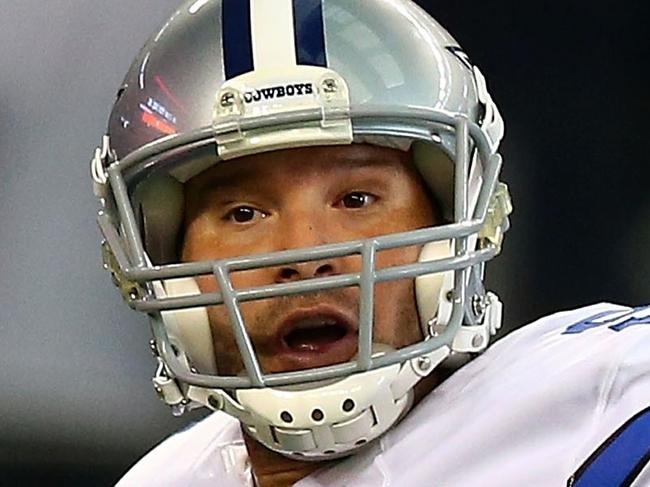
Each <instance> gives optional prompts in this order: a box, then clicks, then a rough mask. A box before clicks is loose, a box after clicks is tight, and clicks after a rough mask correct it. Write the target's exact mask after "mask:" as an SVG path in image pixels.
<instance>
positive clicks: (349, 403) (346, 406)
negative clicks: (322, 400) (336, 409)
mask: <svg viewBox="0 0 650 487" xmlns="http://www.w3.org/2000/svg"><path fill="white" fill-rule="evenodd" d="M354 406H355V404H354V401H353V400H352V399H346V400H345V401H344V402H343V411H345V412H346V413H349V412H350V411H352V410H353V409H354Z"/></svg>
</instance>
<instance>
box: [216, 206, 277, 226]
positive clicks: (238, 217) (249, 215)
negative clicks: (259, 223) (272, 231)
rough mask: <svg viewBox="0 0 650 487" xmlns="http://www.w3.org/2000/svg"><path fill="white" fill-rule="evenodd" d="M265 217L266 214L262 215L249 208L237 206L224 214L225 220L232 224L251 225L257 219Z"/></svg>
mask: <svg viewBox="0 0 650 487" xmlns="http://www.w3.org/2000/svg"><path fill="white" fill-rule="evenodd" d="M266 217H267V215H266V213H262V212H261V211H259V210H256V209H255V208H253V207H251V206H237V207H235V208H233V209H232V210H230V211H229V212H228V213H227V214H226V216H225V219H226V220H230V221H232V222H234V223H251V222H253V221H254V220H256V219H257V218H266Z"/></svg>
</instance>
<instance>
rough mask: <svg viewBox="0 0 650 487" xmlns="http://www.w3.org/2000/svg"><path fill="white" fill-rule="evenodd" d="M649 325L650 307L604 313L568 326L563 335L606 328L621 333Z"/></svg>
mask: <svg viewBox="0 0 650 487" xmlns="http://www.w3.org/2000/svg"><path fill="white" fill-rule="evenodd" d="M637 325H650V306H643V307H641V308H634V309H632V310H631V311H605V312H603V313H598V314H597V315H594V316H591V317H589V318H587V319H586V320H582V321H580V322H579V323H575V324H573V325H571V326H569V327H568V328H567V329H566V330H565V331H564V333H563V335H575V334H578V333H583V332H585V331H587V330H591V329H592V328H598V327H601V326H607V327H608V328H609V329H610V330H614V331H622V330H625V329H626V328H629V327H631V326H637Z"/></svg>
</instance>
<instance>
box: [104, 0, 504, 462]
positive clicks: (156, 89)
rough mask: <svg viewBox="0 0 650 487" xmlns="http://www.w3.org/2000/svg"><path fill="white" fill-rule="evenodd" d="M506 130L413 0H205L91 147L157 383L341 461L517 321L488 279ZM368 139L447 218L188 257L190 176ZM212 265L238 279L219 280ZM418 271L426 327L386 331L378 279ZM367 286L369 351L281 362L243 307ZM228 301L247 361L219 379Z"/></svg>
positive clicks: (140, 70) (476, 79) (107, 229)
mask: <svg viewBox="0 0 650 487" xmlns="http://www.w3.org/2000/svg"><path fill="white" fill-rule="evenodd" d="M503 131H504V126H503V121H502V119H501V116H500V114H499V111H498V109H497V107H496V106H495V104H494V102H493V101H492V98H491V97H490V95H489V94H488V91H487V88H486V83H485V79H484V77H483V75H482V74H481V72H480V71H479V69H478V68H477V67H476V66H475V65H473V64H472V63H471V61H470V60H469V58H468V57H467V56H466V55H465V53H464V52H463V51H462V49H461V48H460V47H459V46H458V44H457V43H456V41H454V39H453V38H452V37H451V36H450V35H449V34H448V33H447V32H446V31H445V30H444V29H443V28H442V27H441V26H440V25H439V24H438V23H436V22H435V21H434V20H433V19H431V18H430V17H429V16H428V15H427V14H426V13H425V12H424V11H423V10H422V9H420V8H419V7H418V6H417V5H416V4H414V3H412V2H411V1H410V0H374V1H372V2H370V1H363V2H361V1H352V2H351V1H349V0H273V1H271V0H192V1H189V2H186V3H185V4H184V5H183V6H181V7H180V8H179V9H178V11H176V12H175V13H174V14H173V15H172V17H171V18H170V19H169V20H168V21H167V22H166V23H165V24H164V26H163V27H162V28H161V29H160V30H159V31H158V32H157V33H156V34H155V35H154V36H153V37H152V38H151V39H150V40H149V41H148V42H147V44H146V45H145V47H144V48H143V49H142V51H141V52H140V54H139V55H138V57H137V58H136V60H135V62H134V63H133V65H132V67H131V69H130V71H129V72H128V74H127V76H126V78H125V80H124V83H123V85H122V86H121V88H120V89H119V92H118V94H117V100H116V102H115V105H114V107H113V111H112V113H111V116H110V122H109V127H108V133H107V135H106V136H104V138H103V143H102V145H101V147H100V148H98V149H97V151H96V153H95V157H94V158H93V161H92V164H91V165H92V168H91V170H92V177H93V181H94V189H95V193H96V195H97V197H98V199H99V202H100V204H101V210H100V211H99V217H98V221H99V226H100V229H101V232H102V234H103V237H104V241H103V252H104V263H105V267H106V269H108V270H109V271H110V272H111V273H112V276H113V278H114V282H115V284H116V285H117V286H118V287H119V289H120V290H121V292H122V294H123V297H124V298H125V300H126V301H127V302H128V303H129V305H130V306H131V307H133V308H134V309H136V310H138V311H141V312H143V313H146V314H147V315H149V317H150V320H151V325H152V330H153V336H154V339H153V340H152V346H153V350H154V352H155V355H156V357H157V360H158V370H157V372H156V375H155V377H154V379H153V382H154V385H155V388H156V390H157V392H158V393H159V394H160V396H161V397H162V399H163V400H164V401H165V402H166V403H167V404H169V405H171V406H172V408H173V410H174V412H175V413H176V414H180V413H182V412H183V411H184V410H185V409H187V408H191V407H195V406H198V405H204V406H207V407H209V408H212V409H215V410H222V411H225V412H226V413H228V414H231V415H233V416H235V417H236V418H238V419H239V420H240V421H241V423H242V425H243V427H244V428H245V429H246V430H247V432H248V433H249V434H250V435H252V436H253V437H254V438H256V439H257V440H258V441H260V442H261V443H262V444H264V445H266V446H267V447H268V448H270V449H272V450H274V451H277V452H280V453H282V454H284V455H287V456H290V457H293V458H304V459H314V460H318V459H324V458H326V459H329V458H333V457H337V456H342V455H346V454H349V453H351V452H353V451H355V450H356V449H358V448H361V447H362V445H364V444H367V443H368V442H370V441H372V440H374V439H376V438H377V437H379V436H380V435H381V434H383V433H384V432H385V431H386V430H388V429H389V428H390V427H391V426H392V425H393V424H395V423H396V422H397V421H398V420H399V419H400V418H402V417H403V416H404V414H406V412H407V411H408V409H409V408H410V406H411V404H412V397H413V387H414V386H415V384H417V383H418V381H420V380H421V378H423V377H425V376H427V375H428V374H430V373H431V371H432V370H433V369H434V368H435V367H436V366H437V365H438V364H440V363H441V362H442V361H443V360H445V359H446V358H447V357H449V356H450V355H451V354H474V353H479V352H481V351H483V350H484V349H485V347H486V346H487V345H488V342H489V340H490V337H491V336H492V335H493V334H494V333H496V331H497V329H498V328H499V326H500V323H501V303H500V302H499V300H498V298H497V297H496V295H494V294H493V293H490V292H487V291H486V290H485V289H484V286H483V276H484V265H485V263H486V262H487V261H488V260H490V259H492V258H493V257H494V256H496V255H497V254H498V253H499V251H500V248H501V243H502V239H503V234H504V232H505V231H506V230H507V229H508V215H509V214H510V212H511V210H512V208H511V204H510V198H509V195H508V191H507V188H506V186H505V185H504V184H503V183H501V182H499V173H500V169H501V162H502V161H501V157H500V156H499V154H498V153H497V149H498V146H499V142H500V140H501V138H502V136H503ZM352 143H369V144H377V145H382V146H389V147H395V148H400V149H402V150H411V151H412V154H413V158H414V162H415V165H416V166H417V168H418V169H419V171H420V173H421V175H422V177H423V179H424V181H425V182H426V183H427V184H428V185H429V187H430V189H431V191H432V192H433V194H435V196H436V198H437V199H438V200H439V202H440V203H441V204H442V208H443V216H444V219H445V222H446V223H445V224H444V225H441V226H437V227H435V228H426V229H419V230H416V231H411V232H406V233H402V234H392V235H385V236H381V237H378V238H373V239H371V240H367V241H365V240H361V241H352V242H342V243H336V244H328V245H323V246H318V247H312V248H303V249H297V250H287V251H282V252H273V253H269V254H265V255H245V256H239V257H236V258H229V259H225V260H219V261H214V262H192V263H182V262H179V257H178V252H177V242H178V237H179V232H180V231H181V226H182V220H183V184H184V183H185V182H186V181H188V180H189V179H190V178H192V177H193V176H195V175H197V174H199V173H200V172H202V171H203V170H205V169H207V168H208V167H211V166H213V165H215V164H220V163H222V161H228V160H234V161H233V162H229V164H230V163H235V164H236V158H238V157H240V156H243V155H248V154H254V153H259V152H263V151H272V150H278V149H284V148H291V147H303V146H316V145H328V144H352ZM415 245H417V246H421V249H422V250H421V255H420V259H419V261H418V262H415V263H412V264H409V265H401V266H399V267H391V268H382V269H376V268H375V265H374V262H375V259H374V257H375V254H376V253H377V252H380V251H382V250H386V249H395V248H401V247H408V246H415ZM353 255H354V256H360V258H361V260H362V263H363V267H362V270H361V272H359V273H357V274H344V275H334V276H327V277H321V278H314V279H309V280H301V281H298V282H290V283H281V284H273V285H268V286H264V287H259V288H250V289H234V288H233V286H232V282H231V274H232V273H235V272H240V271H245V270H251V269H258V268H263V267H270V266H281V265H290V264H297V263H300V262H307V261H316V260H321V259H331V258H341V257H345V256H353ZM202 275H209V276H210V275H211V276H214V278H215V279H216V280H217V282H218V284H219V289H220V292H218V293H212V294H208V293H202V292H201V291H200V290H199V288H198V286H197V284H196V281H195V278H196V277H197V276H202ZM396 279H415V289H416V300H417V306H418V312H419V320H420V323H419V325H420V326H421V330H422V336H423V339H422V340H421V341H420V342H418V343H415V344H413V345H410V346H408V347H405V348H402V349H399V350H392V349H387V348H386V347H385V346H381V344H376V343H373V308H374V305H373V295H374V292H373V290H374V286H375V285H376V284H377V283H381V282H385V281H390V280H396ZM345 287H357V288H358V289H359V294H360V303H359V318H358V319H359V337H358V354H357V355H356V356H355V358H354V359H353V360H352V361H350V362H348V363H342V364H338V365H332V366H328V367H321V368H317V369H308V370H299V371H292V372H286V373H274V374H267V373H265V372H264V371H263V370H262V368H261V367H260V363H259V360H258V357H257V356H256V353H255V350H254V348H253V345H252V343H251V339H250V337H249V335H248V332H247V328H246V323H245V320H244V319H243V317H242V312H241V310H240V304H241V303H244V302H249V301H255V300H263V299H269V298H276V297H280V296H288V295H296V294H301V293H313V292H315V291H323V290H331V289H338V288H345ZM209 306H224V307H226V308H227V310H228V312H229V316H230V319H231V326H232V329H233V332H234V334H235V337H236V340H237V345H238V347H239V352H240V354H241V357H242V359H243V363H244V365H245V369H246V370H245V374H243V375H239V376H226V375H220V373H219V370H217V367H216V361H215V356H214V355H215V354H214V348H213V336H212V334H211V329H210V324H209V320H208V315H207V311H206V307H209Z"/></svg>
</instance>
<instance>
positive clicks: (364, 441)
mask: <svg viewBox="0 0 650 487" xmlns="http://www.w3.org/2000/svg"><path fill="white" fill-rule="evenodd" d="M366 443H368V440H366V439H363V438H362V439H361V440H359V441H357V442H356V443H355V445H357V446H361V445H365V444H366Z"/></svg>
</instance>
